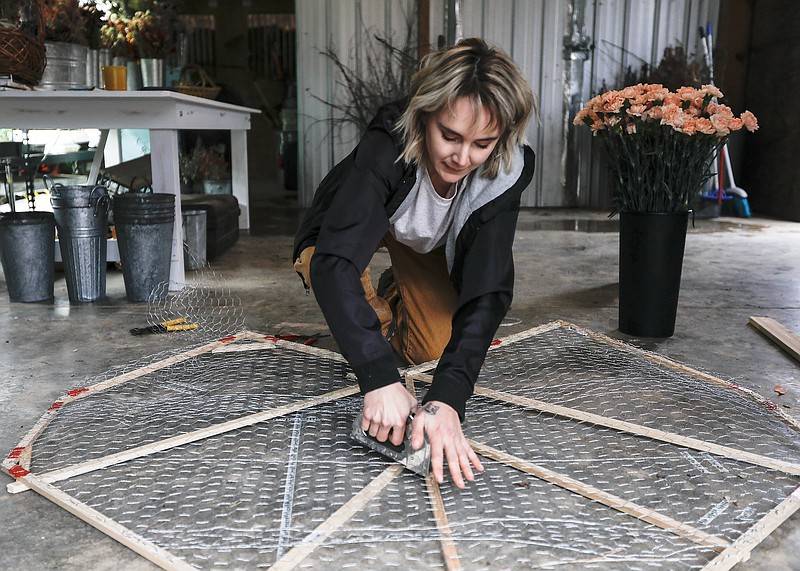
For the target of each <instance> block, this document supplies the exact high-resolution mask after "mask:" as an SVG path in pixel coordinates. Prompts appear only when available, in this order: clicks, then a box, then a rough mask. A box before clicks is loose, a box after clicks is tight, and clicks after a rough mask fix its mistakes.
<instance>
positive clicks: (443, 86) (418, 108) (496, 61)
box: [395, 38, 538, 179]
mask: <svg viewBox="0 0 800 571" xmlns="http://www.w3.org/2000/svg"><path fill="white" fill-rule="evenodd" d="M462 97H466V98H467V99H469V100H470V101H471V102H472V105H473V107H474V108H475V109H476V110H477V109H480V107H486V109H487V111H488V112H489V115H490V117H491V118H492V119H491V120H492V126H497V127H498V128H499V131H500V138H499V140H498V141H497V145H496V147H495V149H494V151H493V152H492V154H491V156H490V157H489V158H488V159H487V160H486V163H485V165H484V171H483V176H485V177H487V178H490V179H492V178H495V177H496V176H497V174H498V173H499V172H500V167H501V166H503V167H505V170H507V171H508V170H510V168H511V162H512V157H513V152H514V149H515V148H516V147H517V146H519V145H521V144H523V143H525V129H526V127H527V125H528V120H529V119H530V118H531V116H532V115H535V114H537V113H538V110H537V105H536V100H535V98H534V96H533V92H532V91H531V88H530V86H529V85H528V82H527V80H526V79H525V77H524V76H523V75H522V72H521V71H520V70H519V68H518V67H517V65H516V64H515V63H514V61H513V60H512V59H511V58H510V57H509V56H508V54H506V53H505V52H504V51H502V50H500V49H498V48H494V47H490V46H489V45H488V44H487V43H486V42H485V41H484V40H482V39H480V38H467V39H464V40H461V41H460V42H458V43H457V44H456V45H455V46H451V47H449V48H446V49H443V50H440V51H438V52H433V53H431V54H429V55H427V56H426V57H425V58H424V59H423V60H422V62H420V68H419V70H418V71H417V72H416V73H415V74H414V76H413V77H412V78H411V89H410V93H409V100H408V107H407V108H406V110H405V112H404V113H403V115H402V116H401V117H400V119H399V120H398V121H397V125H396V126H395V129H396V130H397V131H398V132H399V133H400V136H401V137H402V138H403V142H404V149H403V153H402V154H401V155H400V157H399V158H398V160H404V161H406V162H407V163H409V164H417V165H418V164H421V163H422V161H423V160H424V158H425V121H426V120H427V118H428V117H430V115H432V114H436V113H438V112H439V111H441V110H442V109H444V108H445V107H448V108H450V109H452V108H453V107H454V105H455V102H456V101H457V100H459V99H461V98H462ZM477 116H478V115H477V114H476V117H477Z"/></svg>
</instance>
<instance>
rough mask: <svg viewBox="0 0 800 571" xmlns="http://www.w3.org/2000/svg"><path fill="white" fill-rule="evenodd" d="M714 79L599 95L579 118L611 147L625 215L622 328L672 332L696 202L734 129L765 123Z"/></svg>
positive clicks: (615, 189) (616, 201)
mask: <svg viewBox="0 0 800 571" xmlns="http://www.w3.org/2000/svg"><path fill="white" fill-rule="evenodd" d="M721 97H722V92H721V91H720V90H719V89H717V88H716V87H714V86H713V85H704V86H702V87H701V88H699V89H696V88H693V87H680V88H678V89H677V90H676V91H670V90H668V89H667V88H665V87H664V86H663V85H661V84H638V85H635V86H630V87H626V88H624V89H622V90H620V91H607V92H605V93H602V94H601V95H598V96H597V97H594V98H593V99H591V100H590V101H589V102H588V103H587V104H586V106H585V107H584V108H583V109H582V110H581V111H579V112H578V114H577V115H576V117H575V119H574V121H573V123H574V124H575V125H586V126H588V127H589V128H590V129H591V130H592V133H593V134H594V136H595V137H598V138H599V140H600V142H601V143H602V146H603V147H604V148H605V150H606V154H607V159H608V165H609V172H610V182H611V187H612V188H611V190H612V197H613V202H612V213H611V215H612V216H614V215H615V214H620V267H619V271H620V298H619V322H620V323H619V330H620V331H621V332H622V333H626V334H630V335H637V336H642V337H669V336H671V335H672V334H673V332H674V329H675V315H676V312H677V304H678V292H679V289H680V278H681V266H682V261H683V251H684V246H685V240H686V230H687V225H688V216H689V214H688V213H689V204H690V201H691V200H692V198H693V197H694V196H695V195H696V194H697V193H698V192H699V191H700V188H701V187H702V185H703V184H704V183H705V181H706V180H707V179H708V178H709V177H711V176H712V175H711V161H712V159H713V157H714V156H715V153H716V152H717V151H718V149H719V148H720V147H721V146H722V145H723V144H725V142H726V141H727V139H728V137H729V136H730V134H731V133H732V132H734V131H738V130H740V129H742V128H745V129H747V130H748V131H751V132H752V131H755V130H756V129H758V122H757V121H756V118H755V116H754V115H753V114H752V113H750V112H749V111H745V112H744V113H742V114H741V115H740V116H738V117H737V116H735V115H734V114H733V112H732V111H731V109H730V107H728V106H726V105H722V104H720V103H718V99H719V98H721Z"/></svg>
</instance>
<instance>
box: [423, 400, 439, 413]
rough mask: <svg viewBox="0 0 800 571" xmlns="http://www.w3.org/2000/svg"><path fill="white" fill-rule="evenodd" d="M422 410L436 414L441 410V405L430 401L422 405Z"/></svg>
mask: <svg viewBox="0 0 800 571" xmlns="http://www.w3.org/2000/svg"><path fill="white" fill-rule="evenodd" d="M422 410H424V411H425V412H426V413H428V414H436V413H437V412H439V407H438V406H437V405H435V404H430V403H429V404H426V405H425V406H424V407H422Z"/></svg>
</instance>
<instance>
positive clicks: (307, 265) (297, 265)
mask: <svg viewBox="0 0 800 571" xmlns="http://www.w3.org/2000/svg"><path fill="white" fill-rule="evenodd" d="M315 250H316V247H315V246H308V247H307V248H303V251H302V252H300V257H298V258H297V259H296V260H295V261H294V271H296V272H297V273H298V274H300V277H301V278H302V279H303V285H305V286H306V287H307V288H310V287H311V257H312V256H313V255H314V251H315Z"/></svg>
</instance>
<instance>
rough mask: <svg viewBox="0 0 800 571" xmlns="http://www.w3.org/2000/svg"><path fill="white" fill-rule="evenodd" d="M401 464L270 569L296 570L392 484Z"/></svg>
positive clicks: (384, 472)
mask: <svg viewBox="0 0 800 571" xmlns="http://www.w3.org/2000/svg"><path fill="white" fill-rule="evenodd" d="M402 471H403V467H402V466H401V465H400V464H392V465H391V466H389V467H388V468H386V469H385V470H384V471H383V472H381V474H380V475H378V476H377V477H376V478H375V479H374V480H372V481H371V482H370V483H369V484H367V485H366V486H365V487H364V488H362V489H361V491H360V492H358V493H357V494H356V495H355V496H353V497H352V498H350V500H348V501H347V502H346V503H345V504H344V505H343V506H342V507H340V508H339V509H338V510H336V511H335V512H334V513H333V514H331V516H330V517H328V519H326V520H325V521H324V522H322V523H321V524H320V525H319V526H317V528H316V529H315V530H314V531H312V532H311V533H309V534H308V535H307V536H306V537H305V538H304V539H303V540H302V541H301V542H300V543H298V544H297V545H295V546H294V547H293V548H292V549H290V550H289V551H287V552H286V553H285V554H284V555H283V557H281V558H280V559H278V561H276V562H275V564H274V565H273V566H272V567H270V568H269V569H270V571H289V570H291V569H294V568H295V567H297V566H298V565H300V563H302V562H303V560H304V559H305V558H306V557H308V556H309V555H311V554H312V553H313V552H314V551H315V550H316V549H317V548H318V547H319V546H321V545H322V544H323V543H324V542H325V540H326V539H328V537H330V536H331V534H333V533H334V532H335V531H336V530H338V529H339V528H340V527H342V526H343V525H344V524H345V523H347V522H348V521H349V520H350V518H352V517H353V516H354V515H355V514H356V513H357V512H359V511H360V510H362V509H363V508H364V506H366V505H367V504H368V503H369V502H370V501H372V499H373V498H375V496H377V495H378V494H379V493H380V492H381V491H382V490H383V489H384V488H385V487H386V486H388V485H389V483H391V481H392V480H394V479H395V478H396V477H397V476H398V475H399V474H400V473H401V472H402Z"/></svg>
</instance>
